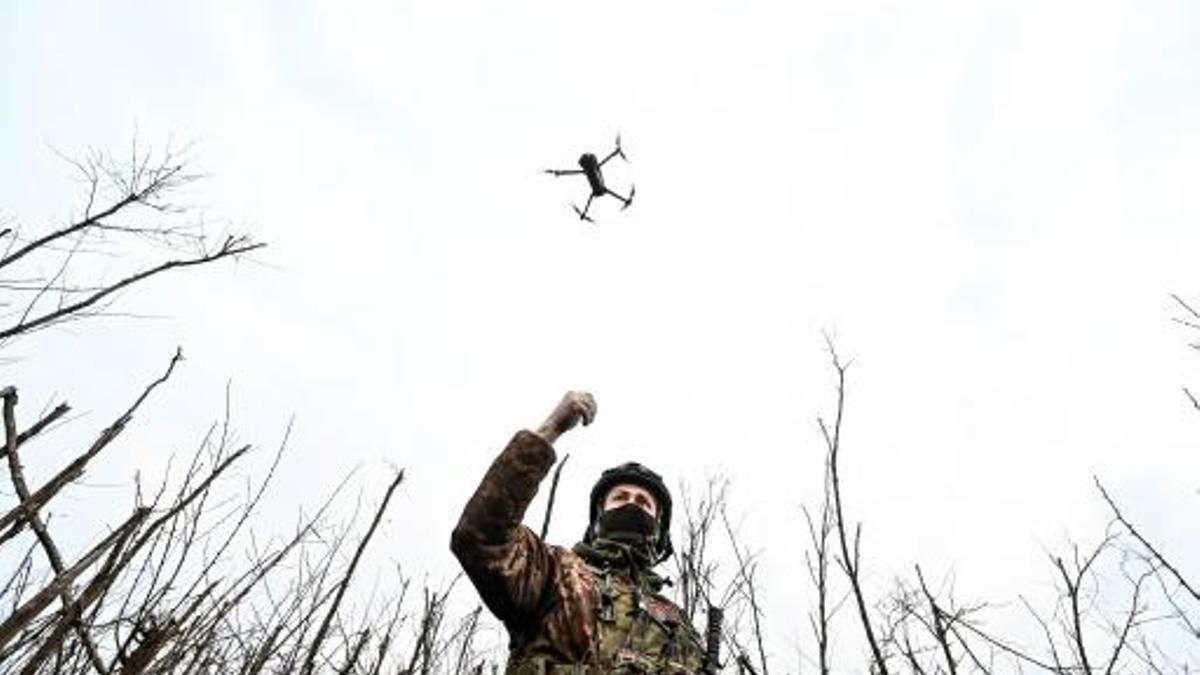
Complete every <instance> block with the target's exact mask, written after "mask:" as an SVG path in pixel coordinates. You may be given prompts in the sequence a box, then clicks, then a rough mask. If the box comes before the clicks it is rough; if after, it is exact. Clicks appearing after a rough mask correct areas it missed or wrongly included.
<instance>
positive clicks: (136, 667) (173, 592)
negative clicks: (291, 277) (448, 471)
mask: <svg viewBox="0 0 1200 675" xmlns="http://www.w3.org/2000/svg"><path fill="white" fill-rule="evenodd" d="M72 166H74V168H75V169H76V170H77V171H78V172H79V175H80V176H81V177H82V178H83V181H84V185H85V186H86V197H85V203H84V206H83V207H82V209H81V212H80V213H79V214H78V216H77V217H76V218H74V219H72V220H71V221H70V222H69V223H67V224H64V225H61V226H57V227H52V228H50V229H49V230H48V231H46V232H26V231H24V230H23V229H20V228H17V227H15V226H6V227H4V228H2V229H0V248H2V249H3V254H2V255H0V289H2V290H3V291H4V293H5V295H4V296H3V300H0V303H2V304H0V308H2V309H3V311H4V312H5V314H4V315H3V316H4V318H3V323H2V324H0V326H2V327H0V350H4V349H7V348H9V346H10V344H12V343H13V341H14V340H15V339H16V338H22V337H29V336H31V335H33V334H35V333H37V332H38V331H40V330H42V329H45V328H48V327H51V326H55V325H60V324H62V323H64V322H68V321H75V320H79V319H81V318H85V317H90V316H96V315H97V314H104V313H111V308H112V306H113V302H114V300H115V299H116V298H117V296H118V295H119V294H120V292H122V291H123V290H125V289H128V288H130V287H133V286H135V285H138V284H141V283H143V282H146V281H148V280H150V279H152V278H154V277H156V276H158V275H160V274H162V273H164V272H167V271H169V270H174V269H187V268H194V267H198V266H204V265H209V264H212V263H215V262H217V261H220V260H222V259H226V258H229V259H235V258H239V257H242V256H245V255H246V254H248V253H250V252H252V251H254V250H257V249H258V248H259V247H260V246H261V244H258V243H255V242H253V241H252V240H251V239H250V238H249V237H247V236H245V235H240V234H225V235H221V236H220V237H218V238H217V239H216V240H215V242H210V241H209V239H208V235H207V234H206V232H205V227H204V223H203V222H202V221H200V220H199V219H198V218H197V217H196V214H195V213H193V211H192V209H189V208H187V207H185V206H182V205H181V201H180V199H181V198H182V190H183V188H185V187H187V186H188V185H189V184H190V183H191V182H192V181H194V180H195V178H196V176H195V175H194V174H192V173H189V172H188V170H187V167H186V162H184V161H182V158H181V155H180V154H179V153H175V152H171V151H167V152H164V153H159V154H155V153H152V152H149V151H146V150H144V149H142V148H139V147H138V146H137V144H136V143H135V144H134V146H133V148H132V151H131V155H130V157H129V158H128V159H127V160H125V161H117V160H115V159H113V158H111V157H108V156H106V155H101V154H98V153H91V154H89V155H88V156H87V157H86V158H85V159H83V160H80V161H73V162H72ZM100 263H103V264H100ZM121 265H129V266H130V268H129V269H127V270H124V271H121V272H118V273H117V275H116V277H115V278H112V277H110V276H109V275H110V274H111V270H110V268H112V267H120V266H121ZM81 279H82V281H81ZM181 360H182V354H181V352H179V351H176V352H175V354H174V355H173V356H172V357H171V358H170V359H169V361H168V363H167V364H166V367H165V368H164V371H163V372H162V373H161V374H160V375H159V376H157V377H155V378H153V379H151V380H150V381H149V382H148V384H147V385H146V386H145V387H144V388H142V390H141V391H140V392H138V393H137V394H136V395H135V396H132V397H131V398H132V402H131V403H130V404H128V405H127V406H126V407H125V408H124V409H123V411H121V412H119V413H118V414H116V415H115V418H114V419H113V421H112V422H111V423H109V424H107V425H106V426H104V427H103V428H101V429H99V430H98V431H97V432H96V434H95V437H94V440H93V441H91V442H90V443H88V444H86V446H84V447H82V448H80V449H79V450H78V451H77V452H75V453H74V455H73V459H71V460H70V461H69V462H67V463H66V464H65V465H63V466H61V467H57V468H56V467H52V466H45V463H44V462H41V461H35V462H34V463H32V464H30V465H27V464H26V461H25V458H26V454H27V453H26V452H25V451H26V450H27V449H29V448H30V447H32V444H33V442H34V441H42V442H47V440H48V439H47V437H46V431H47V430H48V429H50V428H52V427H53V426H56V425H58V424H62V423H63V422H64V421H65V419H66V415H67V413H68V412H69V411H70V406H69V405H68V404H66V403H61V404H59V405H58V406H57V407H55V408H53V409H52V410H50V411H49V412H46V413H44V414H41V415H38V416H36V418H35V419H33V420H32V421H25V420H23V419H22V417H23V415H22V414H21V412H22V408H21V407H20V406H19V403H20V398H19V395H18V388H17V387H16V386H15V385H12V384H9V385H7V386H0V403H2V417H3V424H4V432H3V434H4V435H3V439H4V441H3V446H2V447H0V459H2V460H3V461H4V463H5V465H6V470H7V475H8V482H9V483H10V484H11V486H12V490H13V492H12V497H13V501H12V503H9V504H0V560H4V561H9V560H11V561H12V562H13V565H12V566H11V567H8V566H4V570H3V571H0V606H2V607H5V608H7V611H6V612H0V617H3V618H0V674H3V675H8V674H9V673H12V674H18V673H19V674H21V675H34V674H36V673H68V674H74V673H79V674H84V673H100V674H101V675H116V674H118V673H119V674H129V675H132V674H136V673H216V672H220V673H239V674H242V675H255V674H257V673H266V672H296V671H301V672H305V673H333V672H337V673H385V672H386V673H394V672H398V671H400V670H401V669H402V668H403V666H404V664H406V663H407V664H416V666H417V669H418V670H419V671H420V672H421V673H422V675H428V674H429V673H433V672H444V671H446V670H448V666H447V665H446V664H448V663H450V662H451V660H453V662H454V668H455V670H456V672H457V673H466V672H468V671H469V672H472V673H477V672H480V671H481V670H482V669H483V667H484V665H485V664H487V663H488V661H487V659H488V657H489V655H488V654H486V653H484V652H481V651H479V650H476V649H475V639H476V636H477V634H478V633H479V630H480V628H479V622H478V618H479V614H480V612H479V610H478V608H476V609H475V610H473V611H472V612H470V613H468V615H467V617H468V618H469V619H470V621H463V622H458V623H454V624H452V623H451V622H450V621H449V620H448V619H447V616H446V606H447V602H446V599H447V595H448V593H449V589H450V588H451V587H452V586H453V584H447V585H444V586H427V587H426V589H425V591H424V595H425V600H424V602H423V603H421V604H415V603H414V601H413V598H412V597H411V596H410V595H409V594H407V593H406V591H407V589H408V587H409V583H410V582H409V579H408V578H407V577H406V576H405V575H398V577H397V578H396V579H395V580H394V585H393V587H394V588H396V589H398V591H397V592H395V593H386V592H385V593H382V594H378V595H379V596H381V597H382V598H384V599H382V600H376V599H375V597H374V596H373V597H372V602H379V603H381V605H382V607H375V608H373V609H369V611H363V610H362V609H361V607H356V606H355V604H353V603H349V602H348V599H349V598H350V593H349V590H350V588H351V586H352V583H353V581H354V580H355V578H356V576H358V575H356V572H358V571H359V568H360V566H361V562H362V559H363V553H364V551H365V550H366V548H367V547H368V544H369V543H370V542H371V540H372V539H373V538H374V536H375V534H376V532H377V526H378V525H379V522H380V520H381V519H382V516H383V514H384V513H385V510H386V509H387V508H388V506H389V503H390V502H391V500H392V497H393V495H394V493H395V491H396V489H397V487H398V486H399V485H400V483H401V481H402V480H403V478H404V472H403V471H402V470H397V471H396V472H395V474H394V476H393V479H392V481H391V483H390V485H389V486H388V488H387V490H386V492H385V494H384V495H383V497H382V499H381V500H380V501H379V503H378V505H377V506H376V508H375V509H374V510H373V515H372V517H371V520H370V522H369V524H368V526H367V527H366V529H365V531H364V532H362V534H356V533H357V532H358V530H359V528H358V526H357V525H356V523H357V518H356V517H351V518H350V519H349V520H345V519H343V518H335V517H333V515H332V514H333V512H334V510H335V509H334V505H335V502H336V501H337V500H338V499H339V497H338V495H339V494H341V492H342V487H343V486H344V484H345V483H344V482H343V485H342V486H338V488H337V489H335V490H334V491H333V494H331V496H330V497H329V498H328V499H327V500H326V501H325V503H324V504H322V505H320V507H319V508H318V509H317V510H316V511H315V512H314V513H312V514H311V515H308V516H305V517H303V518H301V519H300V520H299V521H298V522H297V524H296V526H295V529H294V531H293V532H292V534H291V535H288V536H282V537H281V536H279V533H278V532H272V533H271V534H270V536H269V537H268V539H266V540H263V541H260V540H259V533H256V531H255V530H256V529H258V528H256V527H255V516H256V514H257V513H258V512H259V508H260V506H261V505H262V503H263V500H264V498H265V497H266V496H267V494H268V492H269V490H268V488H269V486H270V485H271V483H272V481H273V479H274V477H275V475H276V470H277V468H278V467H279V465H280V462H281V458H282V457H283V454H284V452H285V448H286V446H287V437H288V434H285V435H284V440H283V441H282V442H281V443H280V444H279V447H278V449H277V450H276V451H275V453H274V454H273V455H272V456H271V461H270V464H269V465H268V466H267V467H266V468H265V469H264V470H262V472H261V473H260V474H259V477H258V479H257V480H255V481H252V482H250V483H248V484H247V485H246V486H245V488H244V489H243V490H238V489H231V487H232V481H231V479H232V476H233V467H235V466H243V465H245V463H246V462H247V461H248V459H247V458H248V457H249V456H250V454H251V451H252V448H251V447H250V446H249V445H240V444H237V443H235V442H234V441H233V438H234V434H233V433H232V431H231V428H230V423H229V411H228V406H227V409H226V414H225V416H224V419H223V420H221V421H219V422H217V423H215V424H214V425H213V426H212V428H211V429H210V430H209V432H208V433H207V434H206V435H205V436H204V438H203V439H202V440H201V441H200V443H199V445H198V447H197V448H196V450H195V451H194V452H193V453H192V454H191V456H190V457H189V458H188V459H187V461H186V466H185V467H184V468H183V469H182V472H181V473H180V472H172V471H168V472H167V473H166V475H164V477H163V478H162V480H161V482H160V483H159V484H158V485H157V486H156V487H154V488H153V489H151V490H150V491H149V492H144V491H143V486H142V485H141V484H140V482H139V483H138V484H137V485H136V489H135V491H134V494H133V501H134V503H133V506H132V508H131V509H130V511H129V513H128V514H127V515H126V516H125V517H123V518H122V519H121V520H120V522H118V523H115V524H112V525H109V524H106V523H105V522H103V521H101V520H97V521H95V522H94V523H93V525H94V530H93V534H92V536H91V541H85V542H83V543H82V545H81V544H80V543H78V542H74V541H64V540H63V538H62V537H61V536H58V535H56V533H55V532H54V526H53V523H52V522H51V519H50V518H49V516H48V515H47V514H48V513H49V512H50V509H51V508H52V506H53V505H54V504H55V503H57V502H56V501H55V500H56V499H59V498H60V497H61V496H62V495H63V494H66V493H70V492H72V491H73V490H75V489H76V488H75V482H76V481H77V480H78V479H79V478H80V477H81V476H83V475H85V474H86V473H87V472H88V471H89V470H90V469H92V468H94V467H95V465H96V464H97V463H98V462H102V461H104V458H105V456H106V455H105V450H106V449H108V448H110V447H111V446H112V445H113V444H114V443H116V442H118V441H119V439H120V437H121V435H122V432H123V431H124V430H125V429H127V428H128V427H129V426H130V425H131V424H132V423H133V421H134V418H135V416H136V415H138V414H139V412H140V411H141V409H142V407H143V403H144V402H145V401H147V400H148V399H149V398H150V397H151V396H153V395H156V394H158V393H159V392H160V391H162V390H164V389H167V388H168V387H169V385H168V383H169V380H170V379H171V376H172V375H173V373H174V372H175V371H176V370H177V368H178V367H179V366H180V363H181ZM23 422H24V423H23ZM46 456H49V455H46ZM85 515H86V514H85ZM405 625H414V626H420V627H421V628H420V631H419V633H417V634H414V635H413V636H411V637H409V636H408V635H407V634H406V633H405V631H404V627H405ZM451 625H454V626H456V627H455V628H453V629H451V628H448V626H451ZM452 649H453V650H454V651H453V652H451V651H449V650H452ZM451 653H453V654H455V655H456V656H455V658H454V659H451V658H450V657H449V654H451Z"/></svg>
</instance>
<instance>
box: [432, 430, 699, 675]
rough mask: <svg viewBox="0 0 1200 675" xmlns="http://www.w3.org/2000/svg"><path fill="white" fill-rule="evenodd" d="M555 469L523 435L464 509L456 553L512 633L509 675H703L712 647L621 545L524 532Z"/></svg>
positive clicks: (536, 439)
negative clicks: (570, 543)
mask: <svg viewBox="0 0 1200 675" xmlns="http://www.w3.org/2000/svg"><path fill="white" fill-rule="evenodd" d="M554 462H555V452H554V448H553V447H551V446H550V444H549V443H547V442H546V441H545V440H543V439H542V438H541V437H540V436H538V435H537V434H534V433H532V432H529V431H520V432H518V433H517V434H516V435H515V436H514V437H513V438H512V440H511V441H509V443H508V446H507V447H506V448H505V449H504V451H503V452H501V453H500V456H499V457H497V458H496V460H495V461H494V462H493V463H492V466H491V468H489V469H488V472H487V474H486V475H485V476H484V478H483V481H482V482H481V483H480V484H479V487H478V488H477V489H476V490H475V494H474V495H472V496H471V499H470V501H468V502H467V505H466V508H464V509H463V513H462V517H461V518H460V519H459V521H458V526H457V527H456V528H455V529H454V534H453V536H452V537H451V543H450V548H451V550H452V551H453V552H454V555H455V556H456V557H457V558H458V560H459V562H460V563H461V564H462V566H463V569H464V570H465V571H466V573H467V576H468V578H470V580H471V582H472V583H473V584H474V585H475V588H476V589H477V590H478V591H479V595H480V597H481V598H482V599H483V602H484V604H485V605H487V607H488V609H489V610H491V612H492V613H493V614H495V615H496V617H497V618H498V619H500V620H501V621H503V622H504V625H505V627H506V628H507V629H508V634H509V663H508V673H509V675H543V674H550V673H647V674H658V673H666V674H672V675H673V674H680V673H698V672H699V671H700V666H701V661H702V658H703V656H702V655H703V647H702V645H701V644H700V640H699V637H698V636H697V634H696V631H695V630H694V629H693V627H692V626H691V625H690V624H689V623H688V621H687V619H686V618H685V617H684V616H683V613H682V611H680V609H679V608H678V607H677V606H676V605H675V604H673V603H671V602H670V601H669V600H667V599H666V598H664V597H663V596H661V595H659V594H658V590H659V589H660V588H661V586H662V580H661V578H660V577H658V576H657V575H655V574H654V573H653V572H652V571H651V570H650V569H649V568H648V566H644V565H638V564H631V563H632V562H633V561H634V556H631V555H627V554H628V551H624V552H622V551H621V550H620V545H618V544H615V543H612V542H605V541H603V540H601V541H599V542H596V543H595V545H592V546H587V545H582V544H580V545H577V546H576V547H575V548H574V549H567V548H563V547H561V546H551V545H548V544H546V543H545V542H543V541H542V540H541V539H540V538H539V537H538V536H537V535H536V534H534V532H533V531H532V530H530V529H529V528H528V527H526V526H524V525H522V524H521V521H522V519H523V518H524V516H525V510H526V508H528V506H529V503H530V501H532V500H533V497H534V495H535V494H536V493H537V488H538V484H539V483H540V482H541V481H542V479H543V478H545V476H546V474H547V473H548V472H549V470H550V468H551V467H552V466H553V465H554Z"/></svg>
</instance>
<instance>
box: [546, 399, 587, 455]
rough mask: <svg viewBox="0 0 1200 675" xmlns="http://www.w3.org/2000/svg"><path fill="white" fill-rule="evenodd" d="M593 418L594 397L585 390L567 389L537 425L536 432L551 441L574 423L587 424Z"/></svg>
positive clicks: (556, 438) (548, 441)
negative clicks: (538, 425)
mask: <svg viewBox="0 0 1200 675" xmlns="http://www.w3.org/2000/svg"><path fill="white" fill-rule="evenodd" d="M595 418H596V399H595V398H594V397H593V396H592V395H591V394H590V393H588V392H586V391H568V392H567V393H566V394H564V395H563V397H562V400H561V401H559V402H558V405H557V406H555V408H554V411H553V412H551V413H550V416H549V417H547V418H546V421H545V422H543V423H542V426H540V427H538V429H537V434H538V435H539V436H541V437H542V438H544V439H546V442H547V443H553V442H554V441H556V440H558V437H559V436H561V435H563V434H564V433H565V432H567V431H568V430H570V429H571V428H573V427H574V426H575V425H576V424H579V423H582V424H583V425H584V426H587V425H589V424H591V423H592V420H594V419H595Z"/></svg>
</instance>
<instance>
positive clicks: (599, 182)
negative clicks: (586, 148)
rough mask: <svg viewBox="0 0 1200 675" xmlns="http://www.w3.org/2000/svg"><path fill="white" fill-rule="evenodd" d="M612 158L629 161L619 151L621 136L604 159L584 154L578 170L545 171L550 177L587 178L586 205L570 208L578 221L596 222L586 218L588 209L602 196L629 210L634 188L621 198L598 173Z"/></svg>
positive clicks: (601, 174)
mask: <svg viewBox="0 0 1200 675" xmlns="http://www.w3.org/2000/svg"><path fill="white" fill-rule="evenodd" d="M613 157H620V158H621V159H623V160H625V161H627V162H628V161H629V159H628V158H627V157H625V153H624V152H623V151H622V150H621V136H620V135H618V136H617V147H616V149H614V150H613V151H612V152H610V153H608V156H607V157H605V158H604V159H597V158H596V156H595V155H593V154H592V153H590V152H585V153H583V154H582V155H580V156H579V168H578V169H546V170H545V172H546V173H548V174H550V175H551V176H570V175H573V174H579V173H581V174H583V175H584V177H586V178H587V182H588V185H589V186H590V187H591V189H592V191H591V193H590V194H588V198H587V203H586V204H584V205H583V208H582V209H580V208H579V207H578V206H575V205H574V204H571V208H573V209H575V213H577V214H579V219H580V220H586V221H588V222H589V223H595V222H596V221H594V220H592V219H591V217H589V216H588V209H589V208H590V207H591V206H592V200H593V199H595V198H596V197H603V196H604V195H612V196H613V197H616V198H617V199H618V200H620V201H621V210H622V211H624V210H625V209H627V208H629V205H630V204H632V203H633V193H634V191H635V188H634V186H632V185H631V186H630V187H629V196H628V197H622V196H621V195H619V194H617V193H616V192H613V191H612V189H611V188H609V187H608V186H607V185H605V184H604V174H603V173H602V172H601V171H600V169H601V167H603V166H604V165H605V164H607V163H608V160H610V159H612V158H613Z"/></svg>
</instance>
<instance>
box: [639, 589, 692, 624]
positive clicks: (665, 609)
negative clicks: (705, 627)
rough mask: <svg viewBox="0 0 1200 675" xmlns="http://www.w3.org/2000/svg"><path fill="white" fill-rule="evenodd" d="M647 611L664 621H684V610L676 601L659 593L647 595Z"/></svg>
mask: <svg viewBox="0 0 1200 675" xmlns="http://www.w3.org/2000/svg"><path fill="white" fill-rule="evenodd" d="M645 602H646V611H647V612H649V613H650V616H652V617H654V618H655V619H657V620H658V621H661V622H663V623H683V622H684V619H683V610H681V609H679V608H678V607H676V606H675V603H673V602H671V601H670V600H667V599H666V598H663V597H661V596H658V595H651V596H647V597H646V600H645Z"/></svg>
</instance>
